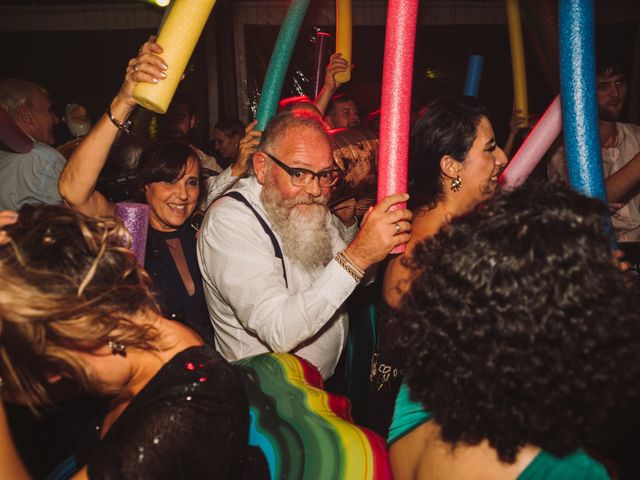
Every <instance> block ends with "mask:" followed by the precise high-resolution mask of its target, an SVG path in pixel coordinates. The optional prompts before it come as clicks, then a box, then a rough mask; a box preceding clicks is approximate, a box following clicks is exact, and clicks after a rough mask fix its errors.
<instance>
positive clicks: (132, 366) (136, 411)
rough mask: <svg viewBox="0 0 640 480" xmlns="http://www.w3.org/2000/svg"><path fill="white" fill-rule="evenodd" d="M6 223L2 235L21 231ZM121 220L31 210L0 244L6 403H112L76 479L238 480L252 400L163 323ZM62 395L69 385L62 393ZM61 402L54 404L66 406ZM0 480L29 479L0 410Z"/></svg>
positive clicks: (212, 355) (175, 326)
mask: <svg viewBox="0 0 640 480" xmlns="http://www.w3.org/2000/svg"><path fill="white" fill-rule="evenodd" d="M8 215H9V214H2V215H0V224H4V223H10V222H11V221H15V217H13V218H10V217H9V216H8ZM127 240H128V234H127V232H126V230H125V229H124V228H123V227H122V225H121V223H120V222H119V221H117V220H115V219H110V218H102V219H92V218H89V217H86V216H84V215H82V214H79V213H76V212H73V211H72V210H70V209H67V208H64V207H52V206H48V207H47V206H25V207H23V208H22V209H21V210H20V212H19V217H18V221H17V223H15V224H13V225H9V226H6V227H5V231H4V233H3V234H2V236H1V237H0V241H1V243H2V245H0V285H2V288H1V289H0V377H1V382H0V383H1V384H2V389H3V390H2V395H3V398H5V399H12V400H14V401H18V402H21V403H25V404H27V405H29V406H31V407H32V408H34V409H38V408H40V407H44V406H46V405H48V404H50V403H52V401H53V396H52V390H53V388H56V391H57V394H58V396H59V395H60V394H61V393H64V392H66V391H67V390H66V388H65V387H64V386H73V387H74V389H73V392H74V394H75V393H76V392H77V391H78V388H79V389H80V391H83V392H86V393H90V394H93V395H97V396H99V397H102V398H104V402H102V403H101V404H100V406H99V408H97V409H96V410H95V411H94V412H91V413H92V414H91V415H90V420H89V423H86V424H85V430H86V431H85V432H84V435H81V436H80V437H81V438H83V441H82V442H79V447H80V448H81V449H82V451H80V452H77V455H76V458H77V459H78V460H79V463H80V466H82V465H83V464H84V465H85V466H84V468H81V470H80V471H79V472H78V473H77V474H76V476H74V478H123V479H124V478H182V479H186V478H233V479H235V478H242V476H243V475H244V473H245V470H244V469H245V462H246V461H247V459H248V458H249V456H248V447H247V442H248V427H249V413H248V403H247V399H246V395H245V393H244V390H243V387H242V385H241V383H240V380H239V379H238V378H237V376H236V373H235V371H234V370H233V369H232V367H231V366H230V365H229V364H227V362H225V361H224V360H223V359H222V357H220V355H219V354H217V353H216V352H215V351H214V350H213V348H212V347H210V346H205V345H203V344H202V341H201V339H200V338H199V337H198V336H197V335H195V334H194V333H193V331H191V330H190V329H188V328H186V327H185V326H183V325H182V324H181V323H178V322H175V321H172V320H169V319H167V318H163V317H162V316H161V315H160V313H159V310H158V307H157V304H156V302H155V300H154V298H153V296H152V294H151V291H150V289H149V285H150V279H149V277H148V275H147V274H146V273H145V272H144V271H143V270H142V269H141V268H140V267H139V266H138V264H137V261H136V259H135V257H134V256H133V255H132V254H131V253H130V251H129V250H128V249H127V248H126V245H127ZM60 384H64V385H63V386H61V385H60ZM58 396H56V398H59V397H58ZM0 478H7V479H9V478H11V479H21V478H28V475H27V473H26V471H25V470H24V467H23V466H22V465H21V463H20V460H19V459H18V458H17V455H16V454H15V450H14V448H13V443H12V439H11V437H10V434H9V431H8V426H7V423H6V419H5V412H4V407H3V405H2V402H0Z"/></svg>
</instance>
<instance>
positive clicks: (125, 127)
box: [107, 107, 133, 133]
mask: <svg viewBox="0 0 640 480" xmlns="http://www.w3.org/2000/svg"><path fill="white" fill-rule="evenodd" d="M107 116H108V117H109V120H111V123H113V124H114V125H115V126H116V127H117V128H118V130H122V131H123V132H124V133H131V127H132V126H133V123H132V122H131V120H125V121H124V122H120V121H119V120H118V119H117V118H116V117H114V116H113V113H111V107H107Z"/></svg>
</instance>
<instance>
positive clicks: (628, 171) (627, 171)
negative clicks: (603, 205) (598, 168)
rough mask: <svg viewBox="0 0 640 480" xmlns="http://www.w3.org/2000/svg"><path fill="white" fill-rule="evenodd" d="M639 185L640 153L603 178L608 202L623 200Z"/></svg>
mask: <svg viewBox="0 0 640 480" xmlns="http://www.w3.org/2000/svg"><path fill="white" fill-rule="evenodd" d="M638 185H640V153H637V154H636V156H635V157H633V158H632V159H631V161H630V162H629V163H627V164H626V165H625V166H624V167H622V168H621V169H620V170H618V171H617V172H616V173H614V174H613V175H611V176H609V177H608V178H607V179H606V180H605V188H606V191H607V199H608V200H609V202H612V203H618V202H624V201H625V200H626V199H627V198H628V196H629V194H631V193H632V192H634V190H636V189H637V188H638Z"/></svg>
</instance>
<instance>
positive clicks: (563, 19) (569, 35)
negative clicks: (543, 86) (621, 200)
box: [558, 0, 607, 202]
mask: <svg viewBox="0 0 640 480" xmlns="http://www.w3.org/2000/svg"><path fill="white" fill-rule="evenodd" d="M558 9H559V29H560V88H561V92H562V114H563V120H564V122H563V123H564V142H565V146H566V147H565V150H566V157H567V171H568V173H569V182H570V183H571V185H572V186H573V188H575V189H576V190H577V191H578V192H580V193H583V194H584V195H587V196H590V197H594V198H598V199H600V200H602V201H603V202H606V201H607V197H606V194H605V188H604V175H603V173H602V158H601V153H600V134H599V131H598V110H597V103H596V69H595V42H594V21H593V0H560V2H559V3H558Z"/></svg>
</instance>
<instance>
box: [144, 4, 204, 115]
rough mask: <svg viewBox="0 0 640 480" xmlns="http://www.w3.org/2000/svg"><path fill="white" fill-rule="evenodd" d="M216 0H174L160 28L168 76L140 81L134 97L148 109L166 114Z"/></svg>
mask: <svg viewBox="0 0 640 480" xmlns="http://www.w3.org/2000/svg"><path fill="white" fill-rule="evenodd" d="M215 3H216V0H174V1H173V2H172V5H171V7H170V8H171V11H170V12H169V13H168V15H167V19H166V20H165V22H164V24H163V25H162V27H161V29H160V34H159V35H158V40H157V42H158V44H159V45H160V46H161V47H162V50H163V51H162V53H161V54H160V56H161V57H162V58H163V60H164V61H165V63H166V64H167V66H168V67H169V68H168V69H167V71H166V73H167V78H165V79H163V80H160V81H159V82H158V83H139V84H138V85H136V88H135V90H134V92H133V98H135V99H136V101H137V102H138V103H139V104H140V105H142V106H143V107H145V108H146V109H148V110H152V111H154V112H157V113H166V111H167V109H168V108H169V104H170V103H171V99H172V98H173V94H174V93H175V92H176V88H178V84H179V83H180V79H181V78H182V74H183V73H184V69H185V68H186V66H187V62H188V61H189V58H191V54H192V53H193V49H194V48H195V47H196V43H198V38H200V34H201V33H202V29H203V28H204V25H205V23H206V22H207V19H208V18H209V15H210V14H211V10H212V9H213V6H214V5H215Z"/></svg>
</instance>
